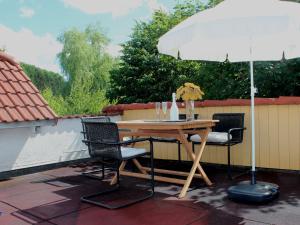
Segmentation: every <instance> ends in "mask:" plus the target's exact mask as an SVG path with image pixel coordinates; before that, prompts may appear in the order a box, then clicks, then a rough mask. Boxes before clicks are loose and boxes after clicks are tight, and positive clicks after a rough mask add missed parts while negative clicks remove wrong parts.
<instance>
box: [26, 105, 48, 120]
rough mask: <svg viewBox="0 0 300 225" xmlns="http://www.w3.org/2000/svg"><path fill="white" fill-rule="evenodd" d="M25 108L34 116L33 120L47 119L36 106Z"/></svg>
mask: <svg viewBox="0 0 300 225" xmlns="http://www.w3.org/2000/svg"><path fill="white" fill-rule="evenodd" d="M27 109H28V110H29V112H30V113H31V115H32V116H33V117H34V119H35V120H43V119H47V117H45V116H44V115H43V114H42V113H41V112H40V111H39V110H38V107H33V106H27Z"/></svg>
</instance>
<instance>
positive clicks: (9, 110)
mask: <svg viewBox="0 0 300 225" xmlns="http://www.w3.org/2000/svg"><path fill="white" fill-rule="evenodd" d="M6 111H7V113H8V114H9V115H10V117H11V118H12V121H13V122H17V121H23V117H22V116H21V115H20V113H19V112H18V110H17V109H16V108H10V107H6Z"/></svg>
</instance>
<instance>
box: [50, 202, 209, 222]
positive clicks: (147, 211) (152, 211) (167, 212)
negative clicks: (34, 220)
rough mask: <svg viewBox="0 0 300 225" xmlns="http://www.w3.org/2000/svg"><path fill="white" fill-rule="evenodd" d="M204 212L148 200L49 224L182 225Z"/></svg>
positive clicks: (89, 212)
mask: <svg viewBox="0 0 300 225" xmlns="http://www.w3.org/2000/svg"><path fill="white" fill-rule="evenodd" d="M205 211H206V210H205V209H204V210H199V209H193V208H188V207H184V206H179V205H176V204H172V203H170V202H167V203H166V202H163V201H156V200H151V199H150V200H146V201H143V202H141V203H138V204H135V205H133V206H130V207H127V208H124V209H118V210H107V209H104V208H101V207H93V208H88V209H85V210H82V211H80V212H76V213H72V214H70V215H67V216H63V217H60V218H56V219H54V220H51V222H53V223H55V224H59V225H66V224H84V225H96V224H101V225H120V224H122V225H148V224H149V225H156V224H157V225H162V224H163V225H176V224H180V225H183V224H189V223H191V222H193V221H195V220H196V219H198V218H200V217H201V216H203V214H204V212H205Z"/></svg>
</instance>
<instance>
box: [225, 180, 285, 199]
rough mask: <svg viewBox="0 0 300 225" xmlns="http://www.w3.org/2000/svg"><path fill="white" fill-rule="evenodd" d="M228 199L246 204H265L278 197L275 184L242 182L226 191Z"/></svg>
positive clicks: (277, 188)
mask: <svg viewBox="0 0 300 225" xmlns="http://www.w3.org/2000/svg"><path fill="white" fill-rule="evenodd" d="M227 194H228V197H229V199H231V200H234V201H239V202H246V203H265V202H269V201H272V200H273V199H275V198H276V197H278V195H279V186H278V185H277V184H272V183H267V182H261V181H257V182H256V183H255V184H251V181H242V182H240V183H238V184H237V185H235V186H231V187H229V188H228V190H227Z"/></svg>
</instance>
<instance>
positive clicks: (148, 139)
mask: <svg viewBox="0 0 300 225" xmlns="http://www.w3.org/2000/svg"><path fill="white" fill-rule="evenodd" d="M150 139H151V138H136V139H132V140H128V141H121V142H119V143H120V144H121V145H129V144H133V143H137V142H143V141H150Z"/></svg>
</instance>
